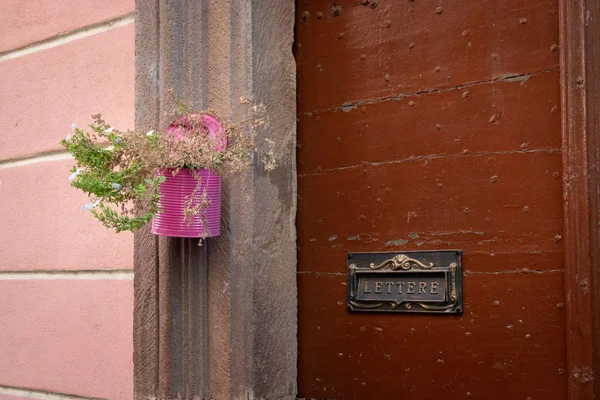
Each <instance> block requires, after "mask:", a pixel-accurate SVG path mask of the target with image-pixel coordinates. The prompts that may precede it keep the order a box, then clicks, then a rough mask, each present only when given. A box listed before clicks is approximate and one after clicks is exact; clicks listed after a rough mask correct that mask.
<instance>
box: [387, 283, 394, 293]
mask: <svg viewBox="0 0 600 400" xmlns="http://www.w3.org/2000/svg"><path fill="white" fill-rule="evenodd" d="M385 286H387V287H388V291H387V292H388V293H392V286H394V282H386V283H385Z"/></svg>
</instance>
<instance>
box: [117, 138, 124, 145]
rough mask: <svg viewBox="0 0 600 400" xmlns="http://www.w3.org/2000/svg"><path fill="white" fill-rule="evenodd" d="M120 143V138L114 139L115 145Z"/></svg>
mask: <svg viewBox="0 0 600 400" xmlns="http://www.w3.org/2000/svg"><path fill="white" fill-rule="evenodd" d="M122 141H123V139H121V138H120V137H118V138H116V139H115V143H116V144H119V143H121V142H122Z"/></svg>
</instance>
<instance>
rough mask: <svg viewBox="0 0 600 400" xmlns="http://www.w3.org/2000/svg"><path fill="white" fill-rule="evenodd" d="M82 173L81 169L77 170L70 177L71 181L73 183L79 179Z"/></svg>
mask: <svg viewBox="0 0 600 400" xmlns="http://www.w3.org/2000/svg"><path fill="white" fill-rule="evenodd" d="M80 173H81V168H77V169H76V170H75V172H73V173H72V174H71V175H69V180H70V181H72V180H73V179H75V178H77V175H79V174H80Z"/></svg>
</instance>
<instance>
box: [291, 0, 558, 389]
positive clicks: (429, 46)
mask: <svg viewBox="0 0 600 400" xmlns="http://www.w3.org/2000/svg"><path fill="white" fill-rule="evenodd" d="M558 32H559V21H558V4H557V1H556V0H529V1H523V0H503V1H493V0H486V1H454V0H453V1H441V0H439V1H433V0H338V1H336V3H332V2H330V1H323V0H298V1H297V21H296V40H295V46H294V50H295V55H296V60H297V66H298V67H297V68H298V220H297V227H298V249H299V253H298V254H299V266H298V284H299V304H300V305H299V351H300V354H299V382H298V385H299V396H300V397H304V398H317V399H412V398H415V399H416V398H419V399H433V398H439V399H463V398H484V399H523V400H525V399H545V400H548V399H564V398H566V393H567V378H566V374H565V369H566V368H567V366H566V363H567V360H566V334H565V306H564V303H565V296H564V291H565V289H564V269H563V264H564V263H563V251H564V249H563V240H562V235H563V208H562V192H561V190H562V189H561V176H562V171H561V156H562V152H561V115H560V114H561V113H560V82H559V78H560V76H559V72H560V71H559V51H558V43H559V34H558ZM435 249H462V250H463V251H464V255H463V285H464V313H463V315H462V316H439V315H433V316H430V315H406V314H393V315H392V314H360V313H350V312H348V310H347V308H346V255H347V253H349V252H359V251H360V252H367V251H397V252H399V253H400V252H403V251H408V250H435Z"/></svg>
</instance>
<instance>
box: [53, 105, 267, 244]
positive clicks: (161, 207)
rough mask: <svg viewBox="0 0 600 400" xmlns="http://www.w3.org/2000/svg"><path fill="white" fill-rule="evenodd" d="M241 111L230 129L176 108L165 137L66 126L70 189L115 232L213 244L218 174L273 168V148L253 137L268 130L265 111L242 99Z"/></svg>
mask: <svg viewBox="0 0 600 400" xmlns="http://www.w3.org/2000/svg"><path fill="white" fill-rule="evenodd" d="M240 106H241V107H245V110H246V111H245V112H241V113H240V114H243V115H244V117H243V118H241V119H239V120H237V121H236V122H232V121H230V120H228V119H222V118H216V117H215V116H213V115H215V114H213V115H211V114H206V113H198V112H187V110H188V107H187V106H185V104H180V105H179V107H178V109H177V110H174V113H173V121H174V122H173V123H172V124H171V125H169V126H168V127H167V129H166V130H161V131H154V130H151V131H149V132H145V133H144V131H140V130H134V131H129V130H128V131H121V130H118V129H116V128H114V127H112V126H110V125H109V124H107V123H106V122H105V121H104V120H103V119H102V118H101V116H100V115H94V116H92V118H93V120H94V122H93V123H92V124H91V125H89V128H90V129H89V130H88V129H81V128H78V127H77V125H75V124H73V125H72V127H71V128H72V129H73V133H72V135H71V134H69V135H67V137H66V138H65V139H64V140H62V141H61V142H60V143H61V145H62V146H64V147H65V148H66V149H67V150H68V151H69V152H70V153H71V154H72V156H73V158H74V159H75V165H74V166H73V168H72V169H71V175H70V176H69V181H70V182H71V185H72V186H73V187H75V188H77V189H79V190H81V191H83V192H84V193H86V194H87V195H88V196H89V198H90V202H89V203H88V204H86V205H85V206H83V208H84V209H85V210H87V211H89V212H90V213H91V214H92V216H93V217H94V218H96V219H98V220H99V221H100V222H101V223H102V224H103V225H104V226H105V227H107V228H111V229H114V230H115V231H116V232H122V231H135V230H136V229H139V228H141V227H143V226H144V225H146V224H148V223H151V224H152V232H153V233H154V234H157V235H163V236H175V237H195V238H200V239H203V238H206V237H210V236H218V235H219V234H220V233H221V229H220V217H221V174H223V173H224V174H233V173H239V172H241V171H243V170H244V169H245V168H247V167H250V166H254V165H260V166H261V167H262V169H263V170H264V171H270V170H273V169H274V168H275V167H276V157H275V143H274V142H273V141H270V140H269V139H265V140H264V141H262V140H259V138H258V137H257V132H258V131H259V130H262V129H266V128H267V127H268V120H267V118H266V114H265V112H266V108H265V106H264V105H263V104H254V103H252V102H251V101H250V100H249V99H247V98H245V97H242V98H240ZM228 138H231V139H232V140H230V142H229V143H228ZM257 142H259V143H260V144H261V145H262V146H261V147H258V146H257Z"/></svg>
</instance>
